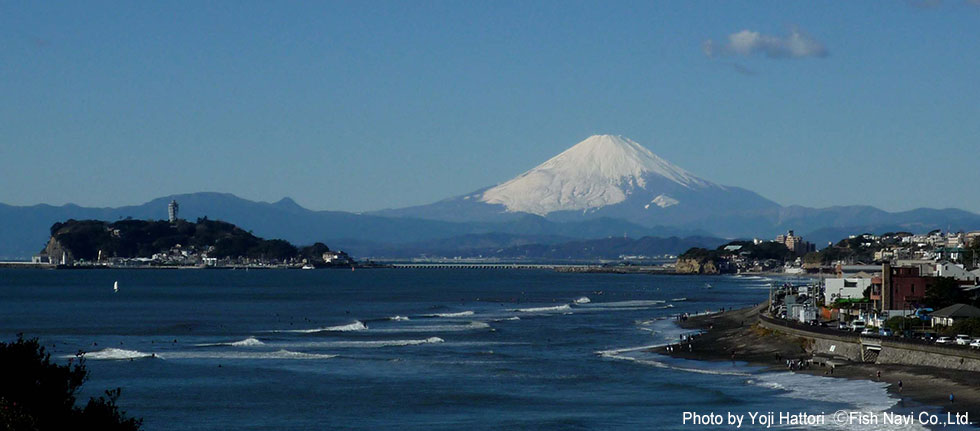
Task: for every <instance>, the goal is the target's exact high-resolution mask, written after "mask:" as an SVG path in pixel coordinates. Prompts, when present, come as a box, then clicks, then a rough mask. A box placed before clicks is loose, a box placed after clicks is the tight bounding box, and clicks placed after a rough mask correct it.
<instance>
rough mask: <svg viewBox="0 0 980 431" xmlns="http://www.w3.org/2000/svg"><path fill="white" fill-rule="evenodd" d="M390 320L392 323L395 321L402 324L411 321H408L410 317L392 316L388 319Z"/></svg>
mask: <svg viewBox="0 0 980 431" xmlns="http://www.w3.org/2000/svg"><path fill="white" fill-rule="evenodd" d="M388 320H392V321H395V322H400V321H405V320H409V319H408V317H405V316H391V317H389V318H388Z"/></svg>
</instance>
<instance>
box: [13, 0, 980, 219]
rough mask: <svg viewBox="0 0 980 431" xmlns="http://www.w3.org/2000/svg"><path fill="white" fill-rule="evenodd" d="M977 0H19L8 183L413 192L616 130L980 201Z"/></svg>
mask: <svg viewBox="0 0 980 431" xmlns="http://www.w3.org/2000/svg"><path fill="white" fill-rule="evenodd" d="M974 3H975V2H968V1H944V2H929V3H928V4H926V3H921V2H895V3H889V4H879V3H867V4H851V3H846V4H835V5H833V7H825V8H819V9H817V8H812V7H809V5H807V4H804V3H785V2H775V1H774V2H725V3H721V2H690V3H683V4H646V3H627V2H623V3H614V4H602V3H589V2H576V3H568V2H540V3H535V4H522V3H517V2H500V3H494V4H492V5H491V4H450V3H430V4H403V3H397V2H378V3H372V4H345V3H323V4H313V5H301V4H266V3H261V2H245V3H236V4H234V5H230V4H217V3H215V4H196V3H190V2H173V3H165V4H152V5H148V4H111V5H110V4H95V5H92V4H85V5H83V4H74V3H57V2H55V3H47V4H37V5H27V4H3V5H0V24H2V25H0V43H2V44H3V46H4V49H2V50H0V91H2V92H3V94H4V95H5V97H4V98H3V99H0V113H2V114H0V128H2V129H3V130H4V131H5V133H4V139H3V141H2V144H0V172H2V173H0V178H2V183H3V184H4V185H5V187H4V188H3V191H2V192H0V202H2V203H6V204H12V205H33V204H38V203H48V204H53V205H60V204H64V203H75V204H78V205H83V206H98V207H104V206H122V205H134V204H140V203H144V202H146V201H149V200H151V199H153V198H156V197H160V196H165V195H171V194H181V193H193V192H199V191H219V192H228V193H233V194H236V195H238V196H241V197H243V198H247V199H252V200H261V201H268V202H275V201H278V200H279V199H281V198H283V197H285V196H289V197H291V198H293V199H294V200H296V201H297V202H298V203H299V204H300V205H302V206H304V207H307V208H311V209H317V210H343V211H370V210H377V209H383V208H398V207H405V206H409V205H418V204H426V203H431V202H434V201H437V200H440V199H443V198H448V197H451V196H457V195H461V194H464V193H468V192H471V191H473V190H476V189H479V188H482V187H487V186H493V185H496V184H500V183H503V182H505V181H507V180H509V179H511V178H513V177H514V176H516V175H518V174H520V173H522V172H524V171H527V170H528V169H531V168H532V167H534V166H536V165H538V164H539V163H541V162H544V161H545V160H547V159H549V158H551V157H553V156H555V155H556V154H558V153H560V152H562V151H564V150H566V149H568V148H569V147H571V146H572V145H574V144H576V143H577V142H579V141H582V140H583V139H585V138H587V137H588V136H590V135H595V134H614V135H622V136H626V137H629V138H631V139H632V140H635V141H636V142H638V143H639V144H641V145H643V146H644V147H646V148H648V149H650V150H651V151H652V152H654V153H656V154H657V155H659V156H660V157H663V158H664V159H666V160H668V161H670V162H671V163H673V164H675V165H677V166H679V167H681V168H683V169H685V170H687V171H690V172H691V173H693V174H695V175H697V176H699V177H701V178H704V179H706V180H709V181H712V182H715V183H718V184H724V185H731V186H738V187H743V188H746V189H749V190H752V191H754V192H757V193H759V194H761V195H762V196H764V197H766V198H768V199H771V200H773V201H776V202H778V203H780V204H782V205H793V204H799V205H804V206H811V207H825V206H832V205H854V204H862V205H873V206H876V207H879V208H882V209H885V210H888V211H899V210H908V209H912V208H918V207H932V208H949V207H954V208H962V209H965V210H969V211H973V212H980V201H977V200H976V199H974V197H975V192H974V191H973V190H972V187H971V186H972V185H973V184H977V183H978V182H980V170H978V169H977V167H976V160H977V155H978V150H977V148H978V147H977V142H976V137H977V136H980V123H977V122H976V121H975V119H976V118H980V104H978V103H976V100H978V98H980V97H978V96H980V91H978V90H980V82H977V80H976V79H975V76H974V75H975V71H976V70H980V56H978V55H976V54H977V53H978V52H980V40H976V38H966V37H962V35H964V34H972V32H973V31H974V30H975V29H976V28H977V24H978V23H980V6H977V5H975V4H974ZM869 16H874V17H875V21H874V22H869V20H868V17H869Z"/></svg>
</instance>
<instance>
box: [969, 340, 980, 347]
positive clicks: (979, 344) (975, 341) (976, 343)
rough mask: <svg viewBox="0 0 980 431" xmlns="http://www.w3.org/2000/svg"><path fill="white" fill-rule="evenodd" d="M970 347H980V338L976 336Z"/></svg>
mask: <svg viewBox="0 0 980 431" xmlns="http://www.w3.org/2000/svg"><path fill="white" fill-rule="evenodd" d="M970 347H971V348H974V349H980V338H974V339H973V341H971V342H970Z"/></svg>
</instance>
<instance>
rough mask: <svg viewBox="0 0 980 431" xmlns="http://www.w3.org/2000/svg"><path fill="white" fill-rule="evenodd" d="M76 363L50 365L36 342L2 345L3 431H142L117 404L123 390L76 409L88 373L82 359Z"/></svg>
mask: <svg viewBox="0 0 980 431" xmlns="http://www.w3.org/2000/svg"><path fill="white" fill-rule="evenodd" d="M74 362H75V363H74V364H71V363H69V364H68V365H58V364H56V363H53V362H51V355H50V354H48V353H45V351H44V347H41V345H40V344H39V343H38V341H37V339H36V338H34V339H30V340H25V339H24V338H23V337H18V338H17V341H14V342H11V343H2V342H0V431H7V430H28V431H30V430H37V431H44V430H66V429H99V430H119V431H125V430H138V429H140V427H141V426H142V422H143V421H142V419H134V418H127V417H126V415H125V413H124V412H122V411H120V410H119V407H118V406H117V405H116V400H117V399H118V398H119V394H120V389H115V390H112V391H106V393H105V395H104V396H102V397H99V398H91V399H89V401H88V403H87V404H86V405H85V406H84V407H79V406H77V405H76V403H75V395H76V394H77V393H78V390H79V389H80V388H81V386H82V383H84V382H85V379H86V378H87V377H88V371H87V370H86V369H85V364H84V361H83V360H82V359H81V358H79V359H78V360H77V361H74Z"/></svg>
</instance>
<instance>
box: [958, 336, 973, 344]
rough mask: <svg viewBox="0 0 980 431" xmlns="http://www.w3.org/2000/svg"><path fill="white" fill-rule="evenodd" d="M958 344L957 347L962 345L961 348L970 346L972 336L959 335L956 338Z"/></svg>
mask: <svg viewBox="0 0 980 431" xmlns="http://www.w3.org/2000/svg"><path fill="white" fill-rule="evenodd" d="M956 344H957V345H960V346H966V345H968V344H970V336H969V335H964V334H959V335H957V336H956Z"/></svg>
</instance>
